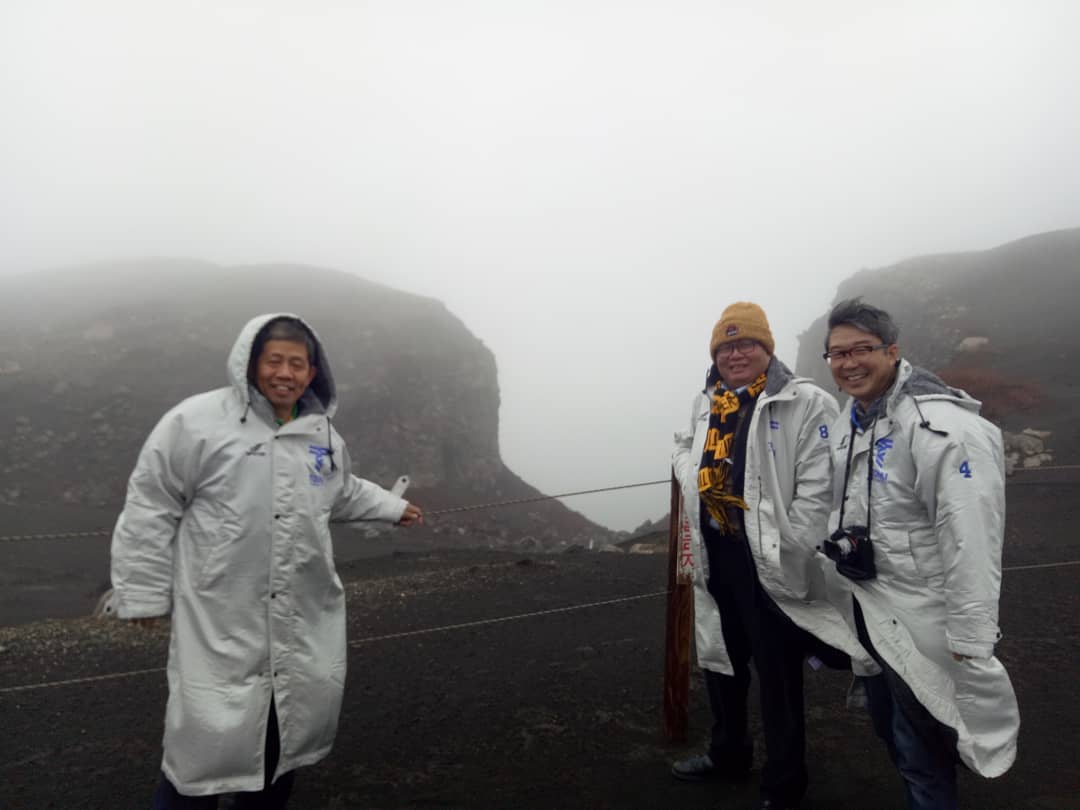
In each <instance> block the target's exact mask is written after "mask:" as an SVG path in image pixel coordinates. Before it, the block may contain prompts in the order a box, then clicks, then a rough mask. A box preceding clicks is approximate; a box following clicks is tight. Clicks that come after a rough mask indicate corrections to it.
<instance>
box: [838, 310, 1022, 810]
mask: <svg viewBox="0 0 1080 810" xmlns="http://www.w3.org/2000/svg"><path fill="white" fill-rule="evenodd" d="M828 324H829V331H828V335H827V337H826V341H825V355H824V356H825V359H826V361H827V362H828V363H829V368H830V370H831V371H832V375H833V379H834V380H835V381H836V384H837V385H838V386H840V389H841V390H842V391H844V392H845V393H847V394H850V395H851V400H850V402H849V403H848V406H847V408H845V410H844V412H843V413H841V414H840V415H839V416H838V418H837V420H836V422H835V424H834V425H833V427H832V430H831V431H830V433H831V436H832V438H831V441H832V453H833V462H834V464H833V468H834V470H835V473H834V487H833V509H834V515H833V517H832V519H831V521H830V528H835V531H834V532H833V534H832V535H831V536H830V537H829V539H828V540H826V541H824V542H823V550H824V551H825V553H826V554H827V555H828V556H829V557H831V558H832V559H833V560H834V561H835V564H836V568H837V570H838V571H839V572H840V573H841V574H843V575H845V576H846V577H848V578H849V579H850V580H851V589H852V591H853V595H854V600H853V602H852V604H851V606H852V609H853V613H854V616H853V618H854V621H855V625H856V629H857V632H858V634H859V640H860V641H861V642H862V644H863V646H864V647H865V648H866V649H867V650H869V651H870V652H871V653H872V654H873V656H874V658H875V660H876V661H877V663H878V664H879V665H880V667H881V669H882V674H881V675H878V676H875V677H870V678H866V679H865V681H864V686H865V687H866V692H867V697H868V698H869V708H870V714H871V717H872V718H873V722H874V730H875V731H876V732H877V734H878V735H879V736H880V737H881V738H882V739H884V741H885V744H886V746H887V747H888V750H889V754H890V756H891V757H892V760H893V762H894V763H895V765H896V767H897V769H898V770H899V771H900V774H901V776H902V777H903V778H904V783H905V789H906V792H907V800H908V807H909V808H910V809H911V810H931V808H932V809H933V810H950V809H951V808H955V807H956V803H957V791H956V762H957V761H958V760H960V761H962V762H963V763H964V764H965V765H967V766H968V767H969V768H971V770H973V771H975V772H976V773H978V774H980V775H982V776H999V775H1000V774H1003V773H1005V771H1007V770H1008V769H1009V767H1010V766H1011V765H1012V763H1013V760H1014V759H1015V757H1016V737H1017V732H1018V730H1019V725H1020V714H1019V710H1018V708H1017V704H1016V696H1015V695H1014V694H1013V688H1012V684H1011V683H1010V682H1009V676H1008V674H1007V673H1006V672H1005V668H1004V667H1003V666H1002V664H1001V662H1000V661H999V660H998V659H997V658H995V657H994V645H995V644H996V642H997V641H998V639H999V638H1000V636H1001V634H1000V632H998V621H997V620H998V598H999V594H1000V588H1001V546H1002V540H1003V533H1004V512H1005V485H1004V452H1003V448H1002V440H1001V431H1000V430H998V428H997V427H995V426H994V425H992V424H990V423H989V422H987V421H986V420H985V419H983V418H982V417H981V416H979V407H980V403H979V402H977V401H976V400H974V399H972V398H971V397H970V396H968V395H967V394H966V393H964V392H963V391H960V390H958V389H955V388H950V387H949V386H948V385H946V384H945V383H944V382H943V381H942V380H940V379H938V378H937V377H936V376H934V375H933V374H931V373H930V372H929V371H926V370H925V369H922V368H919V367H918V366H913V365H912V364H911V363H909V362H907V361H906V360H903V359H901V356H900V347H899V345H897V339H898V337H899V329H898V328H897V326H896V324H895V323H894V322H893V319H892V317H891V316H890V315H889V313H887V312H885V311H884V310H881V309H878V308H877V307H873V306H870V305H869V304H864V303H862V302H861V301H859V300H858V299H853V300H849V301H841V302H840V303H839V304H837V305H836V306H835V307H834V308H833V310H832V312H831V313H830V314H829V321H828Z"/></svg>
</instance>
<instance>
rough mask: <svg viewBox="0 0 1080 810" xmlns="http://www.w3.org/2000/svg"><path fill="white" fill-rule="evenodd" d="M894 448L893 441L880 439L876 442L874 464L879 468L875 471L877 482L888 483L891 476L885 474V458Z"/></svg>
mask: <svg viewBox="0 0 1080 810" xmlns="http://www.w3.org/2000/svg"><path fill="white" fill-rule="evenodd" d="M892 447H893V440H892V439H878V440H877V441H876V442H874V462H875V465H876V467H877V469H876V470H874V480H875V481H882V482H885V481H888V480H889V474H888V473H887V472H885V456H886V455H887V454H888V452H889V451H890V450H892Z"/></svg>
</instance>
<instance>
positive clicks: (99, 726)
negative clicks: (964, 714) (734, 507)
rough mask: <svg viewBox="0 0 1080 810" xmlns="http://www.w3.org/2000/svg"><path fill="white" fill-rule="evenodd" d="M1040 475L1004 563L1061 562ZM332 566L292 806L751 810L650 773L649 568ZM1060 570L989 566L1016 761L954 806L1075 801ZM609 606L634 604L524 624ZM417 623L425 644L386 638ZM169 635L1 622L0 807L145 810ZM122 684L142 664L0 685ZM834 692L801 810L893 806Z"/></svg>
mask: <svg viewBox="0 0 1080 810" xmlns="http://www.w3.org/2000/svg"><path fill="white" fill-rule="evenodd" d="M1045 478H1046V480H1042V481H1039V482H1036V481H1035V479H1034V478H1031V479H1026V480H1025V483H1023V484H1019V485H1013V486H1010V492H1009V510H1010V513H1009V521H1010V528H1009V541H1008V546H1007V553H1006V565H1007V566H1022V565H1032V564H1040V563H1047V562H1055V561H1062V560H1076V559H1080V537H1078V536H1077V534H1076V532H1075V528H1074V527H1075V526H1076V521H1077V518H1080V505H1078V503H1077V502H1076V495H1077V488H1076V484H1075V483H1074V482H1072V481H1067V480H1063V479H1060V478H1053V477H1051V476H1049V475H1048V474H1047V476H1045ZM341 568H342V574H343V577H344V579H345V580H346V582H347V588H348V595H349V636H350V639H352V643H351V647H350V656H349V676H348V682H347V685H346V697H345V705H344V708H343V712H342V719H341V727H340V731H339V735H338V740H337V744H336V746H335V749H334V751H333V753H332V755H331V756H330V757H329V758H328V759H326V760H325V761H324V762H322V763H320V764H318V765H317V766H314V767H312V768H308V769H306V770H304V771H302V772H301V774H300V777H299V779H298V781H297V789H296V792H295V793H294V801H293V803H292V805H291V806H293V807H295V808H299V809H300V810H307V809H310V810H322V809H323V808H325V809H326V810H330V809H331V808H334V809H336V810H341V809H342V808H364V809H366V810H378V809H379V808H477V809H478V810H483V809H485V808H493V809H494V808H524V809H525V810H530V809H531V808H536V809H537V810H539V809H540V808H612V810H614V808H668V807H678V808H688V810H693V809H694V808H718V807H733V808H738V807H751V806H753V800H754V797H755V796H756V785H755V783H754V781H753V780H750V781H749V782H746V783H742V784H735V785H730V784H704V785H684V784H681V783H677V782H675V781H674V780H672V779H671V778H670V777H669V776H668V771H667V769H668V765H669V763H670V761H671V760H672V759H673V758H676V757H678V756H680V755H683V754H685V753H687V752H690V751H694V750H696V748H697V744H699V743H700V742H701V741H702V740H703V739H704V737H705V730H706V725H707V723H708V710H707V706H706V704H705V696H704V690H703V685H702V684H701V683H700V679H699V678H698V677H697V676H695V678H694V680H693V684H692V687H693V688H692V692H691V702H692V706H691V744H689V745H682V746H675V745H670V744H668V743H666V742H665V741H664V740H663V739H662V737H661V735H660V731H659V727H660V693H661V679H662V672H663V632H664V599H663V598H662V597H661V596H656V595H652V594H655V593H656V592H658V591H661V590H662V589H663V584H664V577H665V570H666V560H665V559H664V557H663V556H646V555H617V554H588V553H578V554H565V555H561V556H558V557H521V556H514V555H506V554H496V553H490V552H487V553H483V552H439V553H426V554H425V553H409V554H399V555H394V556H389V557H382V558H378V559H368V560H356V561H352V562H347V563H344V564H343V565H342V566H341ZM1078 578H1080V566H1066V567H1056V568H1036V569H1024V570H1015V571H1011V572H1008V573H1006V576H1005V582H1004V589H1003V598H1002V606H1001V615H1002V625H1003V629H1004V632H1005V638H1004V640H1003V641H1002V643H1001V645H1000V646H999V655H1000V657H1001V658H1002V660H1003V661H1004V662H1005V663H1006V665H1007V667H1008V669H1009V672H1010V675H1011V676H1012V678H1013V682H1014V684H1015V686H1016V690H1017V693H1018V695H1019V698H1020V705H1021V713H1022V717H1023V723H1024V725H1023V729H1022V732H1021V740H1020V755H1019V758H1018V760H1017V763H1016V765H1015V766H1014V767H1013V769H1012V770H1011V771H1010V772H1009V773H1008V774H1006V775H1005V776H1003V777H1001V778H1000V779H996V780H993V781H987V780H982V779H978V778H976V777H973V776H971V775H969V774H966V773H965V774H963V775H962V777H961V797H962V806H964V807H969V808H987V809H988V810H995V809H996V808H1002V809H1004V808H1009V810H1012V809H1013V808H1036V809H1038V808H1046V809H1049V808H1058V809H1060V808H1080V765H1078V763H1077V761H1076V754H1075V752H1076V751H1077V750H1078V748H1080V731H1078V730H1077V727H1076V718H1077V717H1080V692H1078V690H1077V689H1076V687H1075V683H1076V681H1077V677H1078V676H1080V610H1078V607H1080V605H1078V601H1080V589H1078V587H1077V583H1078ZM622 597H638V598H634V599H627V600H626V601H621V602H616V603H611V604H607V605H595V606H592V607H581V608H579V609H574V610H565V611H561V612H551V613H539V612H541V611H546V610H553V609H556V608H565V607H573V606H581V605H587V604H591V603H595V602H600V601H603V600H611V599H616V598H622ZM537 613H539V615H528V614H537ZM507 617H520V618H509V619H507ZM491 619H500V621H496V622H489V623H485V624H469V623H473V622H482V621H486V620H491ZM462 624H465V625H466V626H456V627H455V625H462ZM420 630H423V631H430V632H423V633H415V634H410V635H399V634H405V633H413V631H420ZM166 644H167V634H166V631H165V630H156V631H155V630H144V629H142V628H136V627H131V626H128V625H126V624H124V623H120V622H101V621H93V620H89V619H76V620H66V621H48V622H37V623H32V624H26V625H23V626H20V627H6V628H0V722H2V724H3V730H4V734H3V736H2V737H0V807H3V808H33V809H34V810H36V809H37V808H145V807H147V806H148V804H149V796H150V794H151V792H152V790H153V785H154V782H155V779H156V774H157V768H158V763H159V760H160V753H161V752H160V739H161V724H162V713H163V709H164V703H165V696H166V686H165V677H164V673H163V672H162V671H160V668H161V667H163V665H164V660H165V659H164V656H165V649H166ZM139 670H151V671H150V672H147V673H144V674H139V675H129V676H127V677H119V678H112V679H106V680H98V681H95V682H93V683H90V684H71V685H58V686H50V687H45V688H34V689H28V690H22V691H4V690H5V689H9V688H10V687H13V686H19V685H26V684H37V683H42V682H47V681H57V680H65V679H72V678H80V677H91V676H95V675H100V674H104V673H123V672H133V671H139ZM847 683H848V677H847V675H846V674H844V673H841V672H833V671H819V672H813V671H810V670H807V687H806V692H807V726H808V747H809V761H810V763H811V785H810V789H809V792H808V794H807V798H806V801H805V803H804V805H803V806H804V810H814V808H838V807H843V808H850V809H852V810H859V809H860V808H866V809H867V810H870V809H871V808H872V809H874V810H877V809H878V808H881V809H882V810H887V809H888V808H897V810H899V808H902V807H903V801H902V790H901V785H900V782H899V778H898V777H897V776H896V775H895V773H894V772H893V770H892V768H891V766H890V765H889V763H888V760H887V758H886V756H885V752H884V748H883V747H882V746H881V745H880V744H879V743H878V742H877V740H876V739H875V738H874V737H873V734H872V732H871V730H870V727H869V723H868V722H867V721H866V719H865V718H864V717H863V716H862V715H861V714H859V713H856V712H851V711H848V710H847V709H845V708H844V701H843V698H844V693H845V690H846V687H847ZM753 703H755V704H756V699H755V700H754V701H753ZM754 723H755V728H757V720H756V714H755V717H754ZM757 764H758V765H759V766H760V761H759V762H758V763H757Z"/></svg>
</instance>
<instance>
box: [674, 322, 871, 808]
mask: <svg viewBox="0 0 1080 810" xmlns="http://www.w3.org/2000/svg"><path fill="white" fill-rule="evenodd" d="M774 350H775V343H774V341H773V336H772V331H771V330H770V328H769V321H768V319H767V318H766V317H765V312H764V311H763V310H762V309H761V307H760V306H758V305H757V304H752V303H748V302H739V303H735V304H732V305H731V306H729V307H728V308H727V309H725V310H724V312H723V314H722V315H721V317H720V320H719V321H718V322H717V323H716V326H715V327H713V330H712V336H711V338H710V340H709V357H710V359H711V361H712V364H711V366H710V367H709V371H708V375H707V377H706V381H705V388H704V390H703V391H701V392H699V393H698V394H697V395H696V396H695V398H694V402H693V407H692V410H691V414H690V423H689V426H688V428H687V429H686V430H682V431H679V432H677V433H676V434H675V450H674V453H673V456H672V465H673V467H674V471H675V476H676V479H677V480H678V481H679V484H680V487H681V489H682V496H683V504H684V509H685V513H686V515H687V517H688V519H689V522H690V531H691V535H692V540H693V542H692V543H691V547H692V549H693V555H694V613H695V640H696V646H697V653H698V664H699V666H700V667H701V668H702V669H703V670H704V675H705V685H706V689H707V692H708V696H709V705H710V707H711V709H712V713H713V728H712V739H711V740H710V745H709V749H708V751H707V752H706V753H704V754H701V755H698V756H694V757H690V758H689V759H685V760H680V761H679V762H676V763H675V764H674V765H673V766H672V774H673V775H674V776H675V777H677V778H679V779H683V780H687V781H698V780H702V779H707V778H715V777H721V778H738V777H745V776H746V775H747V774H748V773H749V771H750V768H751V764H752V760H753V741H752V740H751V738H750V736H749V732H748V728H747V710H746V704H747V694H748V690H749V687H750V667H749V665H750V659H751V658H753V659H754V664H755V668H756V670H757V672H758V680H759V682H760V689H761V717H762V724H763V726H764V732H765V762H764V765H763V767H762V771H761V799H760V803H759V804H758V808H759V810H779V809H780V808H794V807H797V806H798V804H799V802H800V801H801V800H802V797H803V794H804V793H805V791H806V786H807V782H808V778H807V771H806V754H805V722H804V718H803V660H804V659H805V658H807V657H809V656H813V657H816V658H819V659H822V660H824V661H826V662H827V663H829V664H830V665H832V666H839V667H844V668H846V667H848V666H853V667H854V668H855V669H857V670H859V671H860V672H866V673H872V672H875V671H876V667H875V664H874V663H873V660H872V659H871V658H870V656H869V655H868V654H867V653H866V651H865V650H864V649H863V648H862V647H861V646H860V645H859V642H858V640H857V638H856V637H855V635H854V634H853V632H852V631H851V629H850V628H849V626H848V624H847V622H846V621H845V620H844V617H843V616H842V615H841V614H840V613H839V612H838V611H837V610H836V609H835V608H834V607H833V606H832V605H831V604H829V602H828V601H826V594H825V593H824V586H823V583H824V581H825V579H824V577H825V575H826V573H827V572H826V571H825V569H824V568H823V567H822V562H821V560H822V558H821V557H820V556H819V555H816V554H815V551H814V549H815V546H817V545H819V544H820V543H821V541H822V540H823V538H824V537H825V535H826V526H827V520H828V515H829V497H828V496H829V491H830V487H831V484H832V481H831V465H830V460H829V451H830V448H829V439H828V437H829V425H831V424H832V421H833V419H834V417H835V415H836V413H837V407H836V401H835V400H834V399H833V398H832V396H831V395H830V394H827V393H826V392H825V391H823V390H822V389H821V388H819V387H818V386H816V385H814V383H813V382H811V381H810V380H808V379H803V378H799V377H795V376H794V375H793V374H792V373H791V371H790V370H789V369H788V368H787V366H785V365H784V364H783V363H782V362H780V360H778V359H777V358H776V357H775V356H774V355H773V352H774Z"/></svg>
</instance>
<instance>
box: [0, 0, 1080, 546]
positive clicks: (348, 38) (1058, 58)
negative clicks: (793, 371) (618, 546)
mask: <svg viewBox="0 0 1080 810" xmlns="http://www.w3.org/2000/svg"><path fill="white" fill-rule="evenodd" d="M1077 23H1080V10H1078V9H1077V7H1076V6H1075V4H1073V3H1070V2H1039V1H1038V0H1024V1H1023V2H1011V1H1009V2H1001V1H998V0H983V2H951V1H950V0H939V1H938V2H910V3H902V4H901V3H880V4H871V3H865V2H827V1H825V2H815V3H806V2H787V3H784V2H762V3H749V2H746V3H716V2H679V1H678V0H669V1H668V2H663V3H660V2H649V3H645V2H625V1H623V2H601V0H575V2H554V1H553V0H548V1H547V2H534V1H533V0H515V2H505V1H504V2H495V0H491V1H490V2H482V1H481V0H473V1H472V2H446V0H432V2H409V1H408V0H394V1H393V2H351V3H343V2H321V1H320V0H309V2H306V3H303V4H300V3H285V2H272V0H260V2H251V3H248V4H242V3H236V2H228V0H212V1H211V0H207V1H206V2H196V1H195V0H188V1H187V2H180V1H179V0H174V2H160V1H159V2H153V1H152V2H147V1H146V0H96V2H93V3H85V2H79V1H78V0H67V1H64V2H56V1H54V0H34V2H32V3H31V2H18V0H7V2H4V3H2V4H0V104H2V110H3V119H4V124H3V129H2V135H0V144H2V149H0V222H2V223H3V225H2V228H3V238H2V239H0V273H2V274H5V275H10V274H14V273H18V272H25V271H29V270H35V269H38V268H46V267H51V266H56V265H65V264H74V263H83V262H91V261H98V260H111V259H124V258H133V257H140V256H185V257H192V258H199V259H207V260H211V261H217V262H222V263H256V262H263V261H275V262H277V261H296V262H304V263H308V264H320V265H326V266H331V267H337V268H341V269H345V270H349V271H351V272H355V273H357V274H360V275H362V276H364V277H367V278H370V279H373V280H376V281H380V282H383V283H386V284H389V285H392V286H395V287H398V288H401V289H404V290H408V291H410V292H415V293H420V294H423V295H429V296H433V297H436V298H439V299H441V300H442V301H444V302H445V303H446V305H447V306H448V307H449V309H450V310H451V311H452V312H454V313H455V314H456V315H458V316H459V317H460V318H461V319H462V320H463V321H464V322H465V324H466V325H467V326H468V328H469V329H470V330H471V331H472V332H473V333H474V334H476V335H477V336H478V337H479V338H480V339H481V340H483V341H484V343H485V344H486V345H488V346H489V347H490V348H491V349H492V350H493V351H494V352H495V355H496V358H497V361H498V366H499V383H500V387H501V393H502V408H501V427H500V440H501V445H502V452H503V457H504V459H505V461H506V462H507V464H508V465H509V466H510V467H511V468H512V469H513V470H514V471H515V472H517V473H518V474H520V475H521V476H522V477H523V478H525V479H526V480H527V481H529V482H530V483H531V484H533V485H535V486H537V487H539V488H541V489H543V490H544V491H547V492H564V491H570V490H576V489H584V488H593V487H602V486H608V485H614V484H623V483H631V482H636V481H648V480H654V479H663V478H666V477H667V476H668V470H669V457H670V446H671V435H672V431H673V430H674V429H676V428H678V427H680V426H681V425H683V424H684V423H685V422H686V419H687V417H688V409H689V404H690V400H691V397H692V396H693V394H694V392H695V391H696V390H698V388H699V387H700V386H701V383H702V381H703V378H704V373H705V369H706V366H707V365H708V362H709V358H708V350H707V346H708V338H709V333H710V331H711V328H712V325H713V323H714V322H715V321H716V319H717V318H718V317H719V315H720V312H721V311H722V309H723V308H724V307H725V306H726V305H727V304H728V303H730V302H732V301H736V300H752V301H756V302H758V303H760V304H762V305H763V306H764V307H765V309H766V311H767V313H768V316H769V319H770V321H771V323H772V328H773V331H774V334H775V336H776V343H777V354H778V355H779V356H780V358H781V359H784V360H786V361H787V362H788V363H789V364H790V365H794V356H795V348H796V338H797V335H798V333H799V332H801V331H802V330H804V329H805V328H806V327H807V326H809V324H810V322H811V321H812V320H813V319H814V318H815V317H817V316H818V315H820V314H821V313H822V312H823V311H824V309H825V308H826V307H827V306H828V304H829V303H830V301H831V300H832V298H833V296H834V294H835V291H836V285H837V283H838V282H839V281H840V280H841V279H843V278H845V277H846V276H848V275H850V274H851V273H853V272H855V271H857V270H858V269H860V268H862V267H878V266H884V265H888V264H891V263H893V262H895V261H898V260H900V259H903V258H906V257H910V256H913V255H918V254H923V253H932V252H942V251H959V250H972V249H984V248H989V247H993V246H995V245H998V244H1001V243H1003V242H1007V241H1010V240H1012V239H1016V238H1018V237H1021V236H1025V235H1028V234H1032V233H1037V232H1041V231H1047V230H1052V229H1056V228H1062V227H1075V226H1077V225H1078V224H1080V158H1078V157H1077V155H1078V150H1077V143H1080V103H1078V101H1080V99H1078V98H1077V91H1076V87H1077V80H1078V77H1080V49H1077V48H1076V47H1075V32H1076V30H1077ZM299 283H302V282H299ZM881 303H883V304H884V305H886V306H887V302H881ZM237 326H238V327H239V324H238V325H237ZM222 362H223V363H224V358H222ZM354 452H355V453H356V454H357V455H359V454H360V452H361V451H359V450H358V451H354ZM566 503H567V504H568V505H569V506H571V507H572V508H575V509H578V510H580V511H582V512H584V513H585V514H586V515H588V516H589V517H591V518H593V519H594V520H597V521H599V522H601V523H604V524H606V525H609V526H612V527H615V528H622V529H625V528H631V527H633V526H635V525H636V524H638V523H640V522H641V521H642V520H644V519H646V518H655V517H658V516H659V515H660V514H662V513H663V512H664V511H666V508H667V489H666V487H664V486H658V487H651V488H647V489H639V490H632V491H630V492H628V493H621V494H606V495H596V496H589V497H585V498H574V499H569V500H567V501H566Z"/></svg>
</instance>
